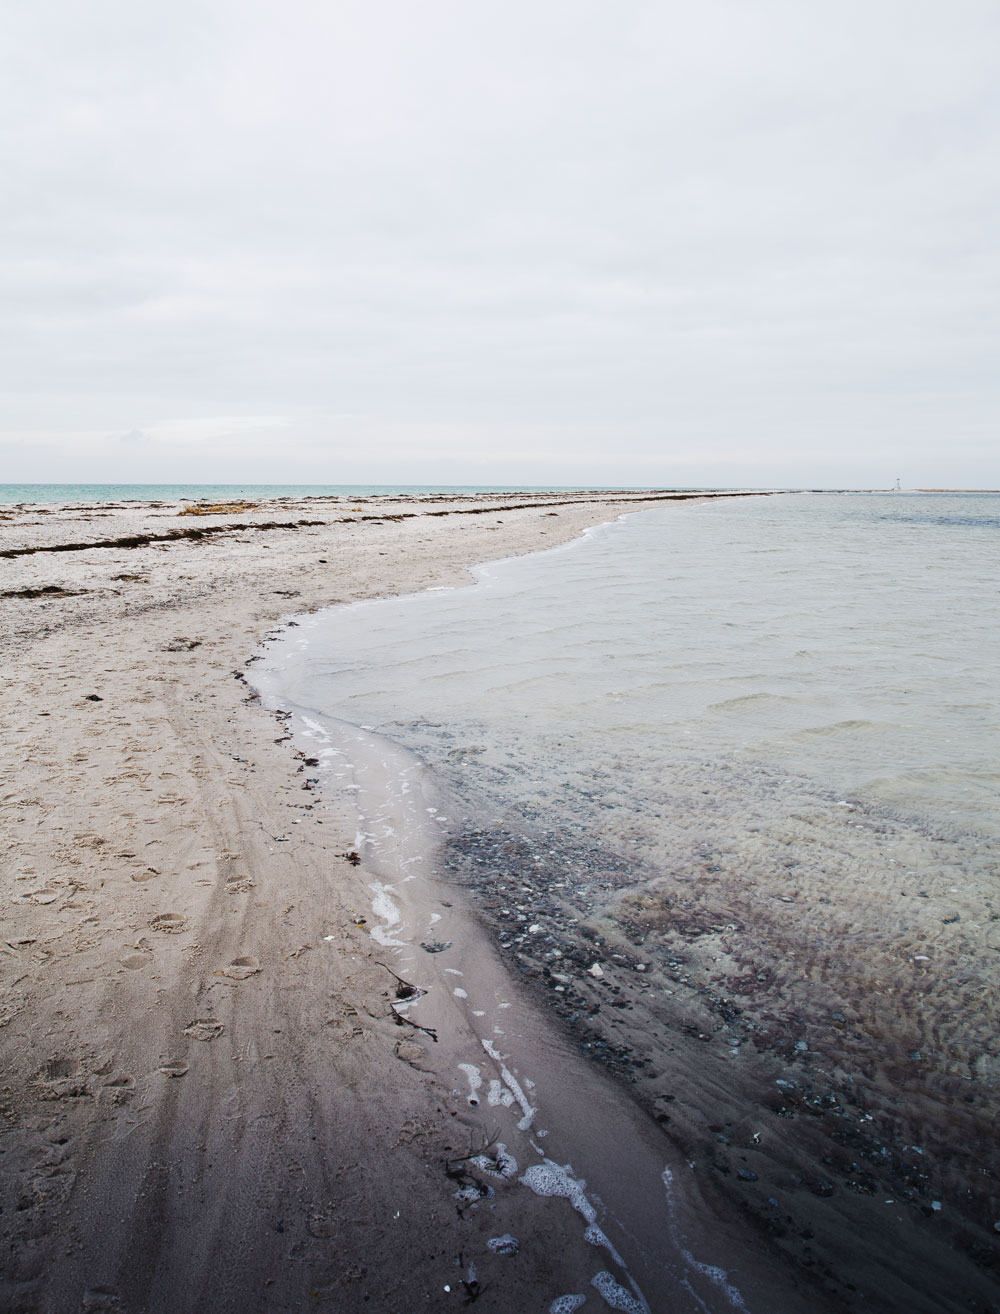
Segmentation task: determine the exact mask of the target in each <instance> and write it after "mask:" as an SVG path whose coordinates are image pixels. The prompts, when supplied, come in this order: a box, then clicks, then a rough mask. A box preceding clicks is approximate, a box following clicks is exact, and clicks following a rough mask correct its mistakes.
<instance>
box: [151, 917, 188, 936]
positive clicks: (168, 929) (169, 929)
mask: <svg viewBox="0 0 1000 1314" xmlns="http://www.w3.org/2000/svg"><path fill="white" fill-rule="evenodd" d="M186 925H187V921H186V920H185V919H184V918H183V917H182V916H181V914H180V913H175V912H165V913H158V914H157V915H156V916H155V917H154V918H153V919H152V921H151V922H150V923H149V929H150V930H151V931H162V932H163V934H164V935H176V934H177V933H178V931H183V930H184V928H185V926H186Z"/></svg>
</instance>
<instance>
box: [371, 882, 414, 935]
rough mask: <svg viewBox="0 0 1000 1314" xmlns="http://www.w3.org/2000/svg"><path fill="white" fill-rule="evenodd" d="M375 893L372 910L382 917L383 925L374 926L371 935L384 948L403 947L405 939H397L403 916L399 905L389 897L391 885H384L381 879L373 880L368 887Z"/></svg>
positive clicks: (401, 927)
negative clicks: (396, 933) (396, 934)
mask: <svg viewBox="0 0 1000 1314" xmlns="http://www.w3.org/2000/svg"><path fill="white" fill-rule="evenodd" d="M368 888H369V889H370V890H373V891H374V893H375V897H374V899H372V912H373V913H374V915H375V916H376V917H380V918H381V919H382V922H383V925H382V926H373V927H372V929H371V937H372V939H373V940H374V941H375V942H376V943H377V944H380V945H382V946H383V947H384V948H387V949H388V948H392V947H400V948H401V947H403V946H404V944H405V941H403V940H397V939H396V938H395V932H397V931H401V930H402V929H403V918H402V914H401V913H400V911H399V909H398V908H397V906H396V905H395V904H394V903H393V901H392V899H391V898H390V897H389V891H390V890H391V889H392V886H391V885H383V884H382V882H381V881H373V882H372V884H371V885H369V887H368Z"/></svg>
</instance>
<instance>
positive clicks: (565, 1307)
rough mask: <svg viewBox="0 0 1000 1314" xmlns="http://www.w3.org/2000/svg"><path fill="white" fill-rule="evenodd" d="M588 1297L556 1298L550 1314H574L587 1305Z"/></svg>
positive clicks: (550, 1308) (550, 1307)
mask: <svg viewBox="0 0 1000 1314" xmlns="http://www.w3.org/2000/svg"><path fill="white" fill-rule="evenodd" d="M586 1303H587V1297H586V1296H576V1295H573V1296H556V1298H555V1300H554V1301H553V1302H552V1304H551V1305H550V1306H549V1314H574V1311H575V1310H578V1309H579V1308H580V1306H581V1305H586Z"/></svg>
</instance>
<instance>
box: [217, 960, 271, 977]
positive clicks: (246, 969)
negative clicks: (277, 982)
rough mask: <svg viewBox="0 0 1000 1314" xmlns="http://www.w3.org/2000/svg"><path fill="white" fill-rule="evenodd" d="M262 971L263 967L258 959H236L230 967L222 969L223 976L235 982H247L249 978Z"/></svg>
mask: <svg viewBox="0 0 1000 1314" xmlns="http://www.w3.org/2000/svg"><path fill="white" fill-rule="evenodd" d="M260 970H261V966H260V963H259V962H258V961H257V959H256V958H234V959H233V961H232V962H231V963H230V964H229V966H228V967H224V968H223V969H222V975H223V976H228V977H230V979H231V980H233V981H245V980H246V979H247V977H250V976H254V975H255V974H256V973H257V972H259V971H260Z"/></svg>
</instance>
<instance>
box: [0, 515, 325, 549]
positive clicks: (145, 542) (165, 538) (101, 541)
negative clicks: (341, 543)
mask: <svg viewBox="0 0 1000 1314" xmlns="http://www.w3.org/2000/svg"><path fill="white" fill-rule="evenodd" d="M325 524H326V521H325V520H269V521H267V522H266V523H262V524H254V523H253V522H248V523H246V524H240V525H197V526H193V527H192V528H190V529H170V530H168V531H167V532H166V533H165V534H126V535H124V536H123V537H122V538H95V539H91V540H90V541H89V542H83V543H42V544H39V545H37V546H35V547H18V548H4V549H3V550H2V551H0V557H8V558H9V557H27V556H31V555H32V553H35V552H89V551H90V550H91V548H143V547H149V546H150V545H151V544H152V543H177V542H180V541H188V542H200V541H202V540H204V539H207V538H217V537H218V536H219V535H220V534H236V533H240V534H244V533H246V532H247V531H248V530H251V529H256V530H262V529H305V528H309V527H312V526H315V525H325Z"/></svg>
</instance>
